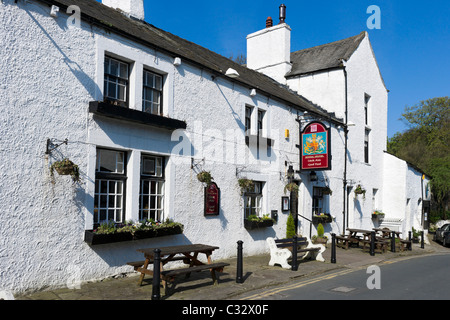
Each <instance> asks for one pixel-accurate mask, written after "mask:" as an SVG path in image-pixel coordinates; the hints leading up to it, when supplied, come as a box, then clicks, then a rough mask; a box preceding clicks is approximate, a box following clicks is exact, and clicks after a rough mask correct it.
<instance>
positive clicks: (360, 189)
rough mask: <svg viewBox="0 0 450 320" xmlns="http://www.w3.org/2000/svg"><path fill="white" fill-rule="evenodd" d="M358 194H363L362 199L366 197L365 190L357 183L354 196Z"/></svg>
mask: <svg viewBox="0 0 450 320" xmlns="http://www.w3.org/2000/svg"><path fill="white" fill-rule="evenodd" d="M360 194H362V195H363V198H364V199H365V198H366V190H365V189H363V188H362V187H361V185H360V184H358V185H357V186H356V189H355V196H356V197H357V196H358V195H360Z"/></svg>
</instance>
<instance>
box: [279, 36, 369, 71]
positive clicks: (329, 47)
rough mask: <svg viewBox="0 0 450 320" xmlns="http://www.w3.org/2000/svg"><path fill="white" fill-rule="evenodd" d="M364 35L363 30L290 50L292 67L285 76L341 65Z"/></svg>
mask: <svg viewBox="0 0 450 320" xmlns="http://www.w3.org/2000/svg"><path fill="white" fill-rule="evenodd" d="M365 37H366V32H365V31H363V32H361V33H360V34H358V35H356V36H353V37H350V38H347V39H343V40H339V41H336V42H332V43H327V44H324V45H320V46H317V47H312V48H308V49H304V50H299V51H295V52H292V53H291V63H292V69H291V71H290V72H289V73H288V74H287V75H286V77H287V78H289V77H293V76H298V75H302V74H308V73H312V72H317V71H321V70H327V69H332V68H338V67H342V60H348V59H350V57H351V56H352V54H353V53H354V52H355V50H356V49H357V48H358V46H359V44H360V43H361V41H362V40H363V39H364V38H365Z"/></svg>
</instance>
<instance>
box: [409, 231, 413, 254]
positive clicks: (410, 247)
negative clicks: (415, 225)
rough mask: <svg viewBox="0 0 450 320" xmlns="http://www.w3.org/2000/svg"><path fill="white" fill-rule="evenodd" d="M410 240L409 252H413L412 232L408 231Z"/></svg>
mask: <svg viewBox="0 0 450 320" xmlns="http://www.w3.org/2000/svg"><path fill="white" fill-rule="evenodd" d="M408 240H409V248H408V250H409V251H411V250H412V241H411V231H408Z"/></svg>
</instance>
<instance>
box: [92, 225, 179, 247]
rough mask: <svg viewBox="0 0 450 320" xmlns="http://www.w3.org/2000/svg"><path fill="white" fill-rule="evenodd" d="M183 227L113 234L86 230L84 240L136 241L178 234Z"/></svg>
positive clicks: (100, 242) (108, 241)
mask: <svg viewBox="0 0 450 320" xmlns="http://www.w3.org/2000/svg"><path fill="white" fill-rule="evenodd" d="M182 233H183V228H182V227H180V226H175V227H167V228H158V229H154V230H147V231H136V232H135V233H134V234H132V233H131V232H116V233H111V234H96V233H94V232H93V230H85V232H84V242H86V243H87V244H89V245H91V246H94V245H99V244H107V243H116V242H124V241H136V240H142V239H150V238H157V237H163V236H171V235H176V234H182Z"/></svg>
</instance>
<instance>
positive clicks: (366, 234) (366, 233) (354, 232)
mask: <svg viewBox="0 0 450 320" xmlns="http://www.w3.org/2000/svg"><path fill="white" fill-rule="evenodd" d="M347 231H348V232H350V237H351V238H354V239H357V240H361V237H360V236H358V233H361V234H362V237H363V240H368V239H370V234H371V232H372V231H370V230H364V229H353V228H347Z"/></svg>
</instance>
